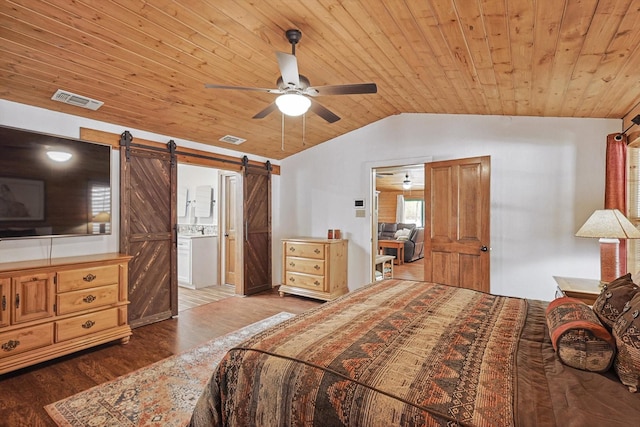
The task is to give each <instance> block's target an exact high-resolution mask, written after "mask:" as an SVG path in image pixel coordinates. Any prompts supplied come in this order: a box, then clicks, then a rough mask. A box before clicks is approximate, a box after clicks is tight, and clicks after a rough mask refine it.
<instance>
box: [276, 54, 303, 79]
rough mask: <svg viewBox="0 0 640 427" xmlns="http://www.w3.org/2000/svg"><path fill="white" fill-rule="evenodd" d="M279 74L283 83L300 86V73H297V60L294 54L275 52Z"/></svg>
mask: <svg viewBox="0 0 640 427" xmlns="http://www.w3.org/2000/svg"><path fill="white" fill-rule="evenodd" d="M276 56H277V57H278V66H279V67H280V74H281V75H282V81H283V82H284V84H285V85H287V86H289V85H293V86H294V87H300V73H298V60H297V59H296V57H295V56H294V55H291V54H290V53H284V52H276Z"/></svg>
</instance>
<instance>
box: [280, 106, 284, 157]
mask: <svg viewBox="0 0 640 427" xmlns="http://www.w3.org/2000/svg"><path fill="white" fill-rule="evenodd" d="M281 150H282V151H284V113H283V114H282V148H281Z"/></svg>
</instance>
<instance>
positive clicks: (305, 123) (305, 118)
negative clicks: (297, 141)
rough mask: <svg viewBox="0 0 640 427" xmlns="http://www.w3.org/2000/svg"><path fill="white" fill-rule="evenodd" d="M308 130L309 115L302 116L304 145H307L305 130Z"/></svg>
mask: <svg viewBox="0 0 640 427" xmlns="http://www.w3.org/2000/svg"><path fill="white" fill-rule="evenodd" d="M306 129H307V113H305V114H303V115H302V145H303V146H305V145H307V141H306V137H305V130H306Z"/></svg>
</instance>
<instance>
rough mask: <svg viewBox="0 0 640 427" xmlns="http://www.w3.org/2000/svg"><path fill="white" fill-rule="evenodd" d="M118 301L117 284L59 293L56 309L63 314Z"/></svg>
mask: <svg viewBox="0 0 640 427" xmlns="http://www.w3.org/2000/svg"><path fill="white" fill-rule="evenodd" d="M117 302H118V285H117V284H115V285H107V286H100V287H99V288H90V289H81V290H79V291H73V292H65V293H62V294H58V295H57V296H56V309H57V312H58V315H61V314H67V313H73V312H76V311H82V310H87V309H90V308H95V307H102V306H105V305H109V304H115V303H117Z"/></svg>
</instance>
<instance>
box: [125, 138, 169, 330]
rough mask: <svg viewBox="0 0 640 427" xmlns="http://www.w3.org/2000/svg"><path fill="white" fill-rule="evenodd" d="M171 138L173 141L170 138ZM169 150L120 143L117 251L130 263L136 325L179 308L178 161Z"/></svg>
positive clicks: (132, 321)
mask: <svg viewBox="0 0 640 427" xmlns="http://www.w3.org/2000/svg"><path fill="white" fill-rule="evenodd" d="M170 144H173V142H171V143H170ZM172 157H173V155H172V154H171V153H170V152H169V150H167V151H161V150H157V149H156V150H152V149H145V148H144V147H141V146H137V147H136V146H135V145H134V144H131V136H130V135H129V134H128V132H125V133H124V134H123V140H122V141H121V148H120V197H121V202H120V251H121V252H123V253H125V254H127V255H133V259H132V260H131V262H130V263H129V301H130V305H129V308H128V312H129V323H130V324H131V326H132V327H138V326H142V325H146V324H149V323H153V322H157V321H160V320H164V319H168V318H170V317H171V316H172V315H177V314H178V298H177V292H178V275H177V271H176V266H177V259H176V241H175V230H174V225H175V224H176V219H177V218H176V206H177V204H176V179H177V171H176V169H177V168H176V162H175V158H172Z"/></svg>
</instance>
